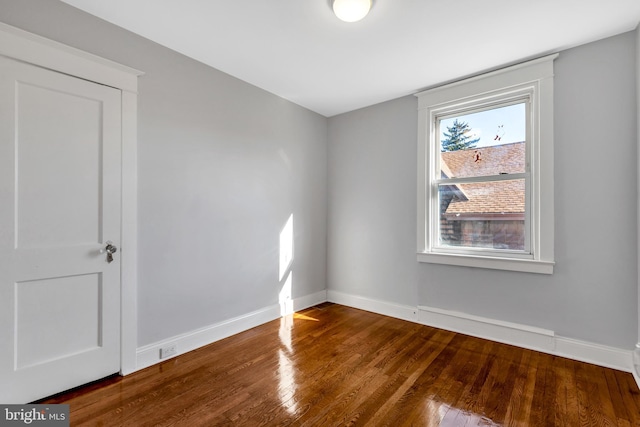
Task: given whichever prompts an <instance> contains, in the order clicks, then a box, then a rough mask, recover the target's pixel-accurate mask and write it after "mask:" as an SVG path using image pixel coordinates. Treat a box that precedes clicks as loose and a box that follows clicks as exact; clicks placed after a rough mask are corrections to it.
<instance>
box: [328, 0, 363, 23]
mask: <svg viewBox="0 0 640 427" xmlns="http://www.w3.org/2000/svg"><path fill="white" fill-rule="evenodd" d="M369 9H371V0H333V12H334V13H335V14H336V16H337V17H338V18H339V19H341V20H343V21H344V22H356V21H359V20H361V19H362V18H364V17H365V16H367V13H369Z"/></svg>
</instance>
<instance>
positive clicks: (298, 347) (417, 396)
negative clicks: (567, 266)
mask: <svg viewBox="0 0 640 427" xmlns="http://www.w3.org/2000/svg"><path fill="white" fill-rule="evenodd" d="M40 403H67V404H69V405H70V409H71V425H72V426H105V427H110V426H126V427H129V426H132V427H139V426H289V425H291V426H311V427H316V426H321V427H324V426H392V427H399V426H434V427H435V426H454V427H465V426H534V427H539V426H542V427H546V426H567V427H574V426H578V427H580V426H624V427H628V426H633V427H640V390H638V387H637V385H636V383H635V380H634V379H633V377H632V376H631V374H628V373H625V372H620V371H615V370H611V369H607V368H602V367H598V366H594V365H589V364H585V363H582V362H576V361H573V360H569V359H564V358H560V357H556V356H551V355H548V354H543V353H538V352H535V351H532V350H526V349H522V348H518V347H513V346H509V345H504V344H499V343H496V342H492V341H487V340H482V339H479V338H474V337H469V336H466V335H462V334H457V333H454V332H449V331H444V330H439V329H435V328H430V327H427V326H422V325H418V324H415V323H410V322H406V321H403V320H398V319H393V318H389V317H385V316H381V315H377V314H374V313H369V312H365V311H361V310H356V309H353V308H349V307H345V306H340V305H336V304H331V303H325V304H321V305H319V306H316V307H312V308H310V309H307V310H303V311H301V312H300V313H296V314H295V315H291V316H288V317H285V318H282V319H280V320H276V321H273V322H269V323H267V324H264V325H261V326H259V327H256V328H253V329H251V330H249V331H245V332H243V333H240V334H238V335H235V336H233V337H229V338H227V339H224V340H221V341H218V342H216V343H214V344H211V345H208V346H206V347H202V348H200V349H198V350H195V351H193V352H190V353H187V354H184V355H180V356H178V357H176V358H174V359H171V360H168V361H165V362H163V363H160V364H158V365H154V366H152V367H149V368H147V369H144V370H141V371H139V372H136V373H134V374H131V375H129V376H127V377H111V378H107V379H105V380H102V381H99V382H97V383H94V384H90V385H87V386H84V387H81V388H78V389H75V390H71V391H69V392H66V393H62V394H60V395H57V396H53V397H51V398H49V399H45V400H43V401H42V402H40Z"/></svg>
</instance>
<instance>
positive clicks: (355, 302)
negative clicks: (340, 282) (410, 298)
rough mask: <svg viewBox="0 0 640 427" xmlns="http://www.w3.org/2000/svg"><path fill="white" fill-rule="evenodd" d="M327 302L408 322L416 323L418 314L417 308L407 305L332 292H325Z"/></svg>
mask: <svg viewBox="0 0 640 427" xmlns="http://www.w3.org/2000/svg"><path fill="white" fill-rule="evenodd" d="M327 301H329V302H333V303H336V304H340V305H346V306H348V307H353V308H358V309H360V310H365V311H370V312H372V313H377V314H383V315H385V316H389V317H395V318H396V319H402V320H408V321H410V322H416V319H417V314H418V310H417V308H416V307H411V306H409V305H401V304H395V303H390V302H386V301H381V300H377V299H372V298H366V297H361V296H357V295H350V294H345V293H342V292H338V291H332V290H328V291H327Z"/></svg>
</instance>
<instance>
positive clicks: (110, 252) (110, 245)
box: [104, 240, 118, 263]
mask: <svg viewBox="0 0 640 427" xmlns="http://www.w3.org/2000/svg"><path fill="white" fill-rule="evenodd" d="M104 250H105V251H106V252H107V262H109V263H111V262H113V254H115V253H116V252H117V251H118V248H117V247H116V246H114V244H113V242H112V241H110V240H109V241H107V246H105V248H104Z"/></svg>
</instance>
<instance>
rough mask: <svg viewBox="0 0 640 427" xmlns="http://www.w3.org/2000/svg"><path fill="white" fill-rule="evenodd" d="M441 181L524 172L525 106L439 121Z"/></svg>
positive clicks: (509, 107) (517, 105) (501, 108)
mask: <svg viewBox="0 0 640 427" xmlns="http://www.w3.org/2000/svg"><path fill="white" fill-rule="evenodd" d="M439 129H440V148H441V150H440V151H441V152H440V170H441V177H442V178H464V177H473V176H490V175H501V174H510V173H523V172H525V169H526V166H525V164H526V151H525V139H526V108H525V104H524V102H523V103H520V104H515V105H509V106H506V107H499V108H493V109H491V110H486V111H481V112H477V113H472V114H465V115H461V116H456V117H450V118H447V119H440V120H439Z"/></svg>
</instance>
